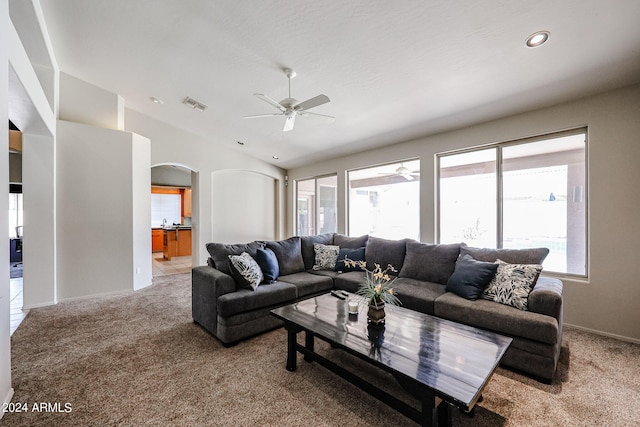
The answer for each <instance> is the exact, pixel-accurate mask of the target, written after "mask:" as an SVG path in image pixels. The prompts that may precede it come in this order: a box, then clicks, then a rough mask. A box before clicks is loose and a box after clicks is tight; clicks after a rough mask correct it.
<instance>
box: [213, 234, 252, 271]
mask: <svg viewBox="0 0 640 427" xmlns="http://www.w3.org/2000/svg"><path fill="white" fill-rule="evenodd" d="M206 247H207V251H208V252H209V255H211V260H212V261H213V267H214V268H215V269H217V270H220V271H222V272H223V273H226V274H229V275H230V274H231V270H230V269H229V255H240V254H241V253H242V252H246V253H248V254H249V255H251V256H252V257H255V255H256V251H257V250H258V249H259V248H264V243H263V242H251V243H240V244H236V245H229V244H226V243H207V245H206Z"/></svg>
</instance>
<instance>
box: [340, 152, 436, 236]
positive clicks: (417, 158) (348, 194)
mask: <svg viewBox="0 0 640 427" xmlns="http://www.w3.org/2000/svg"><path fill="white" fill-rule="evenodd" d="M414 161H417V162H418V164H419V165H420V174H421V175H422V173H423V171H422V169H423V168H422V161H421V158H420V156H415V157H408V158H404V159H396V160H390V161H388V162H383V163H376V164H372V165H366V166H361V167H357V168H353V169H347V170H346V171H345V187H346V188H345V201H346V206H345V208H346V209H345V212H346V218H345V229H346V234H347V235H348V236H350V235H351V230H350V229H349V228H350V226H351V180H350V178H349V174H350V173H351V172H356V171H361V170H365V169H372V168H378V167H383V166H389V165H394V164H400V163H406V162H414ZM421 198H422V179H420V187H419V189H418V230H417V231H418V236H417V239H416V240H420V236H421V234H422V233H421V231H422V215H421V213H420V207H421V206H422V204H421Z"/></svg>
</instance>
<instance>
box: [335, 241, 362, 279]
mask: <svg viewBox="0 0 640 427" xmlns="http://www.w3.org/2000/svg"><path fill="white" fill-rule="evenodd" d="M364 255H365V247H364V246H362V247H361V248H340V252H338V258H337V259H336V267H335V269H334V270H335V271H340V272H343V273H346V272H347V271H363V270H362V268H360V264H359V263H358V262H359V261H365V258H364ZM345 258H349V259H350V260H351V261H356V264H355V265H346V264H345V263H344V260H345Z"/></svg>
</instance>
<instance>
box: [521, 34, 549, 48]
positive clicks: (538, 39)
mask: <svg viewBox="0 0 640 427" xmlns="http://www.w3.org/2000/svg"><path fill="white" fill-rule="evenodd" d="M547 40H549V31H538V32H535V33H533V34H531V35H530V36H529V37H527V42H526V43H527V47H538V46H541V45H543V44H545V43H546V41H547Z"/></svg>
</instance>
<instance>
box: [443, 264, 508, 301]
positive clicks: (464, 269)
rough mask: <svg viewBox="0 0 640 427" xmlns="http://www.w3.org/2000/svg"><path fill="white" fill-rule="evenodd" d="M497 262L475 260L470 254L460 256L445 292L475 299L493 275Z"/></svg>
mask: <svg viewBox="0 0 640 427" xmlns="http://www.w3.org/2000/svg"><path fill="white" fill-rule="evenodd" d="M497 270H498V264H494V263H492V262H483V261H478V260H475V259H473V258H472V257H471V255H464V256H462V257H461V258H460V259H459V260H458V262H456V268H455V270H454V271H453V274H452V275H451V277H449V280H448V281H447V287H446V290H447V292H453V293H455V294H457V295H460V296H461V297H463V298H466V299H468V300H477V299H478V298H480V296H481V295H482V292H483V291H484V289H485V288H486V287H487V285H488V284H489V282H491V280H492V279H493V278H494V277H495V275H496V271H497Z"/></svg>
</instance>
